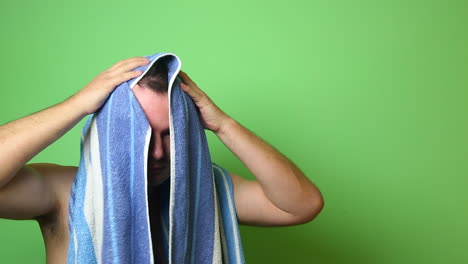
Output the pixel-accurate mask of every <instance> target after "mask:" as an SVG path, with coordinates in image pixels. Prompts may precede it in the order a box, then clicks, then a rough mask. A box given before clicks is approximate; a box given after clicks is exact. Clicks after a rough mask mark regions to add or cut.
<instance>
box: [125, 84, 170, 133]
mask: <svg viewBox="0 0 468 264" xmlns="http://www.w3.org/2000/svg"><path fill="white" fill-rule="evenodd" d="M133 93H134V94H135V97H136V98H137V100H138V102H139V103H140V105H141V108H142V109H143V111H144V112H145V114H146V117H147V118H148V121H149V122H150V125H151V128H152V129H155V130H165V129H167V128H168V127H169V98H168V95H167V93H165V94H160V93H156V92H154V91H153V90H151V89H148V88H145V87H142V86H140V85H138V84H136V85H135V86H134V87H133Z"/></svg>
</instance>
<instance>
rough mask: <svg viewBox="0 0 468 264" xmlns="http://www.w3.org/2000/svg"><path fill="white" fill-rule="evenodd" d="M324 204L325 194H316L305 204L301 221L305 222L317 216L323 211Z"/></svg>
mask: <svg viewBox="0 0 468 264" xmlns="http://www.w3.org/2000/svg"><path fill="white" fill-rule="evenodd" d="M324 206H325V203H324V200H323V196H322V195H321V194H320V193H319V194H318V195H314V197H312V198H311V199H310V200H309V202H308V203H307V206H305V209H304V215H303V217H302V221H301V222H302V223H303V224H305V223H308V222H311V221H312V220H314V219H315V218H317V216H318V215H319V214H320V212H322V210H323V208H324Z"/></svg>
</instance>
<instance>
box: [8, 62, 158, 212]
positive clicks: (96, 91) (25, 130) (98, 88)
mask: <svg viewBox="0 0 468 264" xmlns="http://www.w3.org/2000/svg"><path fill="white" fill-rule="evenodd" d="M148 63H149V59H148V58H145V57H134V58H130V59H125V60H122V61H119V62H117V63H115V64H114V65H112V67H110V68H109V69H107V70H105V71H103V72H101V73H100V74H99V75H97V76H96V77H95V78H94V79H93V80H92V81H91V82H90V83H89V84H88V85H86V86H85V87H84V88H82V89H81V90H80V91H78V92H77V93H75V94H74V95H73V96H72V97H70V98H68V99H67V100H64V101H63V102H60V103H58V104H56V105H53V106H51V107H48V108H46V109H44V110H41V111H39V112H36V113H33V114H31V115H28V116H25V117H23V118H20V119H17V120H14V121H12V122H9V123H7V124H3V125H1V126H0V218H11V219H33V218H34V219H38V217H40V216H44V215H49V214H50V215H54V213H56V212H57V210H58V209H57V208H61V207H60V206H58V205H63V204H62V203H61V202H60V201H62V200H63V199H65V198H67V197H68V194H67V191H69V186H70V185H71V182H72V181H73V178H74V175H75V173H76V169H77V168H76V167H73V166H60V165H57V164H52V163H32V164H28V165H26V163H27V162H28V161H29V160H30V159H31V158H33V157H34V156H36V155H37V154H38V153H40V152H41V151H42V150H43V149H44V148H46V147H47V146H49V145H50V144H52V143H53V142H55V141H56V140H57V139H59V138H60V137H61V136H63V135H64V134H65V133H66V132H67V131H68V130H70V129H71V128H72V127H74V126H75V125H76V124H77V123H78V122H79V121H80V120H81V119H82V118H83V117H85V116H86V115H87V114H91V113H94V112H96V111H97V110H98V109H99V108H100V107H101V106H102V104H103V103H104V102H105V101H106V99H107V98H108V97H109V95H110V94H111V92H112V91H113V90H114V89H115V87H117V86H118V85H119V84H121V83H123V82H125V81H128V80H130V79H132V78H135V77H137V76H139V75H140V74H142V72H141V71H133V70H134V69H135V68H137V67H139V66H143V65H146V64H148ZM64 186H65V187H64ZM67 199H68V198H67ZM57 206H58V207H57Z"/></svg>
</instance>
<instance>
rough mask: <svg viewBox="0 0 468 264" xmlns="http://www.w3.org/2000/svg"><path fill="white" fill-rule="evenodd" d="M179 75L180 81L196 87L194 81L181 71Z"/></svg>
mask: <svg viewBox="0 0 468 264" xmlns="http://www.w3.org/2000/svg"><path fill="white" fill-rule="evenodd" d="M179 75H180V78H181V79H182V81H183V82H184V83H186V84H188V85H192V84H194V85H196V84H195V82H194V81H192V79H191V78H190V77H189V76H188V75H187V74H186V73H185V72H183V71H182V70H181V71H180V72H179Z"/></svg>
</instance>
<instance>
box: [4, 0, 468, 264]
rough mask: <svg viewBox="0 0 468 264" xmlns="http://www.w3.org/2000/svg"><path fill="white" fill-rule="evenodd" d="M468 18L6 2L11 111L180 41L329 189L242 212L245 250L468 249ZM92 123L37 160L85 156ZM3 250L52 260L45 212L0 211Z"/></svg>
mask: <svg viewBox="0 0 468 264" xmlns="http://www.w3.org/2000/svg"><path fill="white" fill-rule="evenodd" d="M467 26H468V4H467V2H466V1H329V0H328V1H324V0H322V1H306V0H302V1H294V0H293V1H267V0H262V1H254V2H253V1H245V0H244V1H230V2H227V1H226V2H224V1H214V0H213V1H164V2H161V1H115V0H114V1H68V2H65V1H58V0H54V1H50V0H49V1H32V0H28V1H16V2H15V1H3V2H2V3H1V4H0V34H1V36H2V40H1V49H0V56H1V63H0V65H1V66H0V67H1V74H2V88H1V89H2V90H1V91H2V92H1V95H0V96H1V97H0V98H1V100H0V123H1V124H4V123H6V122H9V121H12V120H15V119H18V118H20V117H22V116H25V115H28V114H31V113H33V112H36V111H39V110H41V109H44V108H46V107H49V106H51V105H53V104H56V103H58V102H60V101H63V100H65V99H66V98H68V97H69V96H71V95H72V94H73V93H75V92H76V91H78V90H79V89H81V88H82V87H84V86H85V85H86V84H87V83H88V82H89V81H91V80H92V79H93V78H94V77H95V76H96V75H97V74H98V73H99V72H101V71H103V70H105V69H107V68H108V67H110V66H111V65H112V64H114V63H115V62H117V61H119V60H122V59H125V58H129V57H133V56H144V55H149V54H154V53H156V52H173V53H175V54H176V55H178V56H179V57H180V59H181V60H182V63H183V66H182V70H184V71H185V72H187V73H188V74H189V76H190V77H191V78H192V79H193V80H194V81H195V82H196V83H197V84H198V85H199V86H200V87H201V88H202V89H203V90H204V91H205V92H206V93H207V94H208V95H209V96H210V97H211V98H212V99H213V100H214V101H215V103H217V104H218V106H220V108H221V109H223V110H224V111H225V112H226V113H228V114H229V115H231V116H232V117H233V118H234V119H236V120H238V121H239V122H240V123H241V124H243V125H245V126H246V127H247V128H249V129H250V130H252V131H253V132H255V133H256V134H257V135H259V136H260V137H262V138H263V139H265V140H266V141H267V142H269V143H270V144H272V145H273V146H275V147H276V148H277V149H279V150H280V151H281V152H283V153H284V154H285V155H286V156H288V157H289V158H290V159H291V160H293V161H294V162H295V163H296V164H297V165H298V167H300V168H301V169H302V170H303V171H304V172H305V174H306V175H307V176H308V177H309V179H310V180H311V181H313V182H314V183H315V184H316V185H317V186H318V187H319V188H320V190H321V191H322V194H323V196H324V199H325V208H324V209H323V211H322V212H321V214H320V215H319V216H318V217H317V218H316V219H315V220H314V221H312V222H310V223H307V224H304V225H298V226H291V227H276V228H273V227H252V226H240V229H241V235H242V243H243V246H244V253H245V257H246V262H247V263H324V264H328V263H359V264H364V263H379V264H387V263H468V227H467V223H468V221H467V220H468V210H467V209H468V206H467V204H468V195H467V191H466V189H467V187H468V179H467V178H468V162H467V158H468V153H467V150H468V140H467V135H468V131H467V130H468V125H467V117H466V115H467V113H468V111H467V97H468V96H467V95H468V92H467V88H468V86H467V84H468V74H467V69H468V65H467V64H468V63H467V59H468V49H467V47H468V43H467V40H468V37H467ZM82 125H83V122H80V123H79V124H78V125H77V126H76V127H75V128H73V129H72V130H71V131H70V132H69V133H67V134H66V135H65V136H63V137H62V138H61V139H60V140H58V141H57V142H56V143H54V144H52V145H51V146H49V147H48V148H47V149H46V150H44V151H43V152H41V153H40V154H38V155H37V156H36V157H35V158H34V159H33V160H32V162H52V163H58V164H62V165H77V163H78V158H79V133H80V128H81V126H82ZM32 132H33V131H32ZM207 133H208V137H209V141H210V147H211V152H212V155H213V160H214V161H215V162H217V163H219V164H221V165H223V166H225V167H226V168H228V169H229V170H231V171H233V172H237V173H239V174H241V175H243V176H244V177H246V178H250V179H253V175H252V174H250V173H249V172H248V170H247V169H246V168H245V167H243V165H242V163H241V162H240V161H238V160H237V159H236V158H235V156H233V154H231V153H230V151H229V150H228V149H227V148H226V147H224V145H222V143H221V142H220V141H219V140H218V139H217V138H216V136H215V135H213V134H211V132H207ZM38 199H40V197H38ZM0 263H45V252H44V245H43V242H42V237H41V234H40V231H39V228H38V225H37V224H36V223H35V222H33V221H12V220H0Z"/></svg>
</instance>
